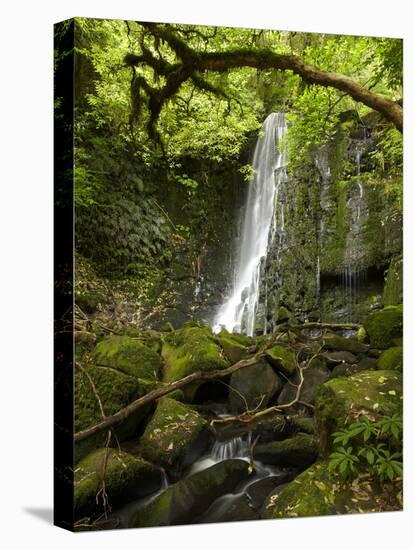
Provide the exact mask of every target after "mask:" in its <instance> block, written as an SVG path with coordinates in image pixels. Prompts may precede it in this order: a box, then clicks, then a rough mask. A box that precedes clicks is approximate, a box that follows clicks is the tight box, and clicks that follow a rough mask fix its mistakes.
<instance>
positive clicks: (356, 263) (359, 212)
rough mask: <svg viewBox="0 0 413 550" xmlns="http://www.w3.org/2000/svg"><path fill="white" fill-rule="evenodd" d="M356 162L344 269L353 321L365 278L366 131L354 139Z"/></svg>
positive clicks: (345, 285) (350, 318)
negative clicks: (363, 173)
mask: <svg viewBox="0 0 413 550" xmlns="http://www.w3.org/2000/svg"><path fill="white" fill-rule="evenodd" d="M353 143H354V157H353V158H354V163H355V165H356V181H355V187H354V190H353V192H352V196H351V197H350V199H349V200H348V201H347V208H348V209H349V211H350V228H349V232H348V234H347V242H346V252H345V258H344V266H343V270H342V285H343V287H344V295H345V297H346V303H347V304H348V316H347V320H348V321H352V320H353V315H354V310H355V306H356V305H357V302H358V299H359V292H360V283H361V281H362V280H364V278H365V272H364V269H363V235H362V230H363V225H364V223H365V222H366V216H367V209H368V205H367V203H366V198H365V196H364V188H363V182H362V179H361V158H362V156H363V154H364V153H365V151H366V149H367V147H368V139H367V136H366V132H364V137H363V138H362V139H358V140H354V141H353Z"/></svg>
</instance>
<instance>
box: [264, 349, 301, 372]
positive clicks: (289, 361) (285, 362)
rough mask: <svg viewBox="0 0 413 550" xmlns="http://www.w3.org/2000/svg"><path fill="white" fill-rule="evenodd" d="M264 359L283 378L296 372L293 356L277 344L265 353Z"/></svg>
mask: <svg viewBox="0 0 413 550" xmlns="http://www.w3.org/2000/svg"><path fill="white" fill-rule="evenodd" d="M265 358H266V359H267V361H268V362H269V363H270V364H271V365H272V366H273V367H274V368H275V370H278V371H280V372H281V373H282V374H284V375H285V376H292V375H293V374H294V373H295V372H296V362H295V356H294V353H293V352H292V351H290V350H289V349H288V348H286V347H285V346H281V345H279V344H277V345H275V346H272V347H271V348H269V349H267V350H266V352H265Z"/></svg>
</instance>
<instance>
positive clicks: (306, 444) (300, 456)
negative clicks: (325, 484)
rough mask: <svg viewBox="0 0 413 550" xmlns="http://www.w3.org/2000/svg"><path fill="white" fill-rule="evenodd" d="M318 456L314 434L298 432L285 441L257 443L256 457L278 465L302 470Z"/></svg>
mask: <svg viewBox="0 0 413 550" xmlns="http://www.w3.org/2000/svg"><path fill="white" fill-rule="evenodd" d="M317 456H318V444H317V440H316V438H315V437H314V436H312V435H309V434H304V433H302V434H297V435H295V436H293V437H290V438H288V439H285V440H284V441H272V442H270V443H265V444H262V445H257V446H256V447H255V449H254V457H255V458H256V459H257V460H261V461H262V462H265V463H266V464H274V465H276V466H289V467H296V468H299V469H301V470H304V469H305V468H308V466H309V465H310V464H312V463H313V462H314V461H315V460H316V459H317Z"/></svg>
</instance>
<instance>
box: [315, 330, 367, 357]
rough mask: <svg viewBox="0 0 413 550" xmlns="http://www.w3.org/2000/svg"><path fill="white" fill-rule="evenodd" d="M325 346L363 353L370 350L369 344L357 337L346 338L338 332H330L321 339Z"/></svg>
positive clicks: (331, 348) (337, 349) (329, 348)
mask: <svg viewBox="0 0 413 550" xmlns="http://www.w3.org/2000/svg"><path fill="white" fill-rule="evenodd" d="M321 341H322V342H323V344H324V348H325V349H328V350H336V351H350V352H352V353H361V352H364V351H367V350H368V346H366V345H365V344H363V343H362V342H360V341H359V340H357V339H356V338H344V336H339V335H338V334H328V335H326V336H324V337H323V338H322V340H321Z"/></svg>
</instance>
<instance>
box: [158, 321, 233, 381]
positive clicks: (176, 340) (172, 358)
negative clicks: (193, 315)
mask: <svg viewBox="0 0 413 550" xmlns="http://www.w3.org/2000/svg"><path fill="white" fill-rule="evenodd" d="M162 357H163V358H164V360H165V369H164V375H163V378H164V381H165V382H174V381H176V380H179V379H181V378H184V377H185V376H187V375H188V374H191V373H193V372H197V371H201V372H209V371H213V370H220V369H224V368H226V367H228V366H229V363H228V361H227V360H226V359H225V358H224V356H223V353H222V350H221V348H220V346H219V345H218V340H217V339H216V338H215V337H214V336H213V334H212V332H211V329H210V328H209V327H205V326H198V325H197V326H192V324H191V325H189V326H185V327H184V328H182V329H180V330H176V331H175V332H173V333H171V334H167V335H166V336H165V337H164V341H163V346H162Z"/></svg>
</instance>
